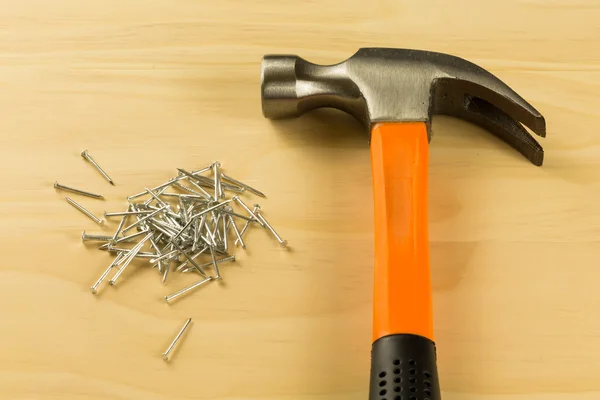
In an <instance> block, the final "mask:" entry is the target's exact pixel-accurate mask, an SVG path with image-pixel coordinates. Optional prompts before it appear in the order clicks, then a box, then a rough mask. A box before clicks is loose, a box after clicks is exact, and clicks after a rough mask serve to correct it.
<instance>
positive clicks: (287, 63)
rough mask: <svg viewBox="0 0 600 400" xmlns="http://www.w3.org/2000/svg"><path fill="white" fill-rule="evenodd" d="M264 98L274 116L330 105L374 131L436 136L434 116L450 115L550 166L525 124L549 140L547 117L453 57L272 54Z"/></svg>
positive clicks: (266, 62)
mask: <svg viewBox="0 0 600 400" xmlns="http://www.w3.org/2000/svg"><path fill="white" fill-rule="evenodd" d="M261 95H262V109H263V115H264V116H265V117H267V118H271V119H278V118H287V117H296V116H299V115H301V114H303V113H305V112H307V111H310V110H313V109H316V108H321V107H331V108H337V109H340V110H342V111H345V112H348V113H349V114H351V115H353V116H354V117H356V118H357V119H358V120H359V121H361V122H362V123H363V124H364V125H365V126H366V127H367V128H370V127H371V125H372V124H374V123H377V122H397V121H412V122H425V123H426V124H427V131H428V135H429V138H431V124H430V120H431V116H432V115H433V114H444V115H451V116H454V117H458V118H462V119H465V120H467V121H470V122H472V123H475V124H477V125H480V126H482V127H483V128H485V129H487V130H489V131H491V132H492V133H494V134H495V135H497V136H498V137H500V138H501V139H502V140H504V141H505V142H506V143H508V144H509V145H510V146H512V147H513V148H515V149H516V150H518V151H519V152H520V153H521V154H523V155H524V156H525V157H526V158H527V159H529V160H530V161H531V162H532V163H533V164H535V165H542V163H543V158H544V150H543V149H542V147H541V146H540V144H539V143H538V142H537V141H536V140H535V139H534V138H533V137H532V136H531V135H530V134H529V132H528V131H527V130H526V129H525V128H524V127H523V125H525V126H527V127H528V128H530V129H531V130H532V131H533V132H535V133H536V134H537V135H539V136H542V137H544V136H545V135H546V123H545V120H544V117H543V116H542V115H541V114H540V113H539V112H538V111H537V110H536V109H535V108H534V107H533V106H531V105H530V104H529V103H528V102H527V101H525V100H524V99H523V98H522V97H521V96H519V95H518V94H517V93H515V92H514V91H513V90H512V89H511V88H510V87H508V86H507V85H506V84H505V83H504V82H502V81H501V80H500V79H498V78H497V77H496V76H494V75H492V74H491V73H490V72H488V71H486V70H484V69H483V68H481V67H479V66H477V65H475V64H473V63H471V62H469V61H467V60H464V59H462V58H459V57H455V56H451V55H448V54H442V53H435V52H431V51H420V50H408V49H386V48H363V49H360V50H358V52H356V54H354V55H353V56H352V57H350V58H349V59H347V60H346V61H343V62H341V63H339V64H334V65H316V64H312V63H310V62H308V61H306V60H304V59H302V58H300V57H298V56H295V55H267V56H265V57H264V58H263V61H262V69H261ZM522 124H523V125H522ZM369 131H370V129H369Z"/></svg>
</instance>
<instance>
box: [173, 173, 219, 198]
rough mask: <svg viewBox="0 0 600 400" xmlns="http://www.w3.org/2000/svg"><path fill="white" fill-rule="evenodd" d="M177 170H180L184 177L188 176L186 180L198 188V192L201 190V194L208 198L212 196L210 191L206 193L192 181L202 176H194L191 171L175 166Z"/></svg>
mask: <svg viewBox="0 0 600 400" xmlns="http://www.w3.org/2000/svg"><path fill="white" fill-rule="evenodd" d="M177 170H178V171H179V172H181V173H182V174H183V175H184V177H188V178H190V179H188V182H190V184H192V185H194V186H195V187H196V188H197V189H198V190H200V192H202V194H203V195H205V196H206V197H207V198H209V199H210V198H212V196H211V195H210V193H208V192H207V191H206V190H204V189H203V188H202V187H201V186H199V185H196V184H195V183H194V181H196V180H200V178H204V177H198V176H195V175H194V174H192V173H191V172H188V171H186V170H185V169H183V168H177ZM184 190H187V189H184Z"/></svg>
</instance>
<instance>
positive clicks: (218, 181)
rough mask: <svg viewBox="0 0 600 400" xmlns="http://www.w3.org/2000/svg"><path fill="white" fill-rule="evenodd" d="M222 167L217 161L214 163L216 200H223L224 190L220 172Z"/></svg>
mask: <svg viewBox="0 0 600 400" xmlns="http://www.w3.org/2000/svg"><path fill="white" fill-rule="evenodd" d="M220 167H221V163H220V162H218V161H215V162H214V163H213V175H214V179H215V200H219V199H222V198H223V189H222V188H221V172H220V171H219V168H220Z"/></svg>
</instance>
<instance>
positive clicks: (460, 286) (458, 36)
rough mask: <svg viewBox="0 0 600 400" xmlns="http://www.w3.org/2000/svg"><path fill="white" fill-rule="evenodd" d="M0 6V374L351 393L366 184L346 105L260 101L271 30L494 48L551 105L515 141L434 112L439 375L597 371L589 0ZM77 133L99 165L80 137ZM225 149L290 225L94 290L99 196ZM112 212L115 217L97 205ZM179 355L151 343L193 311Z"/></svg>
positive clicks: (14, 385) (599, 177)
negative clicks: (64, 190)
mask: <svg viewBox="0 0 600 400" xmlns="http://www.w3.org/2000/svg"><path fill="white" fill-rule="evenodd" d="M1 3H2V4H1V6H0V169H1V170H2V171H3V173H2V176H3V185H2V190H1V191H0V220H1V221H2V223H1V224H0V235H1V243H2V244H1V248H2V262H0V304H2V311H1V313H0V316H1V321H2V322H1V323H0V332H1V333H0V337H1V339H2V342H1V343H2V344H1V347H2V351H1V353H0V354H1V357H0V398H6V399H44V400H45V399H86V400H87V399H149V400H154V399H156V400H163V399H191V398H195V399H257V400H258V399H260V400H268V399H278V400H285V399H310V400H317V399H329V400H331V399H333V400H335V399H345V400H347V399H356V400H358V399H365V398H366V393H367V386H368V369H369V351H370V328H371V321H370V318H371V309H370V308H371V292H372V289H371V284H372V260H373V250H372V244H373V242H372V233H373V232H372V217H373V214H372V194H371V177H370V169H369V152H368V148H367V143H366V137H365V135H364V134H363V132H362V130H361V128H360V127H359V125H358V124H357V123H356V122H355V121H353V120H352V119H351V118H350V117H348V116H346V115H343V114H341V113H336V112H326V111H319V112H315V113H312V114H311V115H307V116H305V117H303V118H300V119H298V120H294V121H285V122H279V123H272V122H270V121H267V120H265V119H264V118H263V117H262V115H261V109H260V95H259V83H260V82H259V64H260V59H261V57H262V55H264V54H265V53H277V52H285V53H296V54H299V55H301V56H303V57H305V58H307V59H310V60H312V61H315V62H322V63H332V62H337V61H340V60H343V59H345V58H347V57H348V56H349V55H351V54H352V53H354V52H355V51H356V49H357V48H358V47H364V46H390V47H411V48H421V49H430V50H436V51H443V52H448V53H452V54H456V55H459V56H462V57H464V58H468V59H470V60H472V61H474V62H476V63H478V64H480V65H482V66H483V67H485V68H487V69H489V70H490V71H492V72H493V73H495V74H497V75H498V76H499V77H500V78H501V79H502V80H504V81H505V82H507V83H508V84H509V85H511V86H512V87H514V88H515V89H516V90H517V91H518V92H519V93H520V94H521V95H522V96H523V97H525V98H526V99H527V100H528V101H530V102H531V103H532V104H533V105H535V107H537V108H538V109H539V110H540V111H541V112H542V113H543V114H544V115H545V116H546V118H547V122H548V137H547V139H545V140H542V143H543V145H544V146H545V149H546V163H545V165H544V166H543V167H542V168H536V167H534V166H532V165H530V164H529V163H528V162H527V161H526V160H524V159H523V158H522V157H520V156H519V155H518V154H517V153H516V152H515V151H512V150H511V149H509V148H508V147H507V146H506V145H504V144H503V143H501V142H500V141H499V140H497V139H496V138H494V137H493V136H491V135H489V134H487V133H485V132H484V131H482V130H481V129H478V128H476V127H474V126H471V125H469V124H467V123H464V122H461V121H457V120H454V119H450V118H435V119H434V123H433V130H434V133H435V136H434V139H433V141H432V144H431V167H430V240H431V257H432V276H433V285H434V312H435V329H436V338H437V343H438V349H439V367H440V374H441V380H442V387H443V391H444V399H445V400H474V399H478V400H518V399H528V400H542V399H544V400H558V399H571V400H591V399H597V398H598V397H599V396H600V379H599V377H600V359H599V358H598V357H599V354H600V318H599V317H598V310H599V307H600V295H599V294H598V293H599V290H598V282H599V281H600V269H599V268H598V260H599V258H600V257H599V256H600V208H599V207H598V201H599V199H600V135H599V134H598V131H599V128H600V111H599V110H600V41H599V38H600V24H599V23H598V21H600V3H599V2H598V1H596V0H543V1H542V0H506V1H481V0H464V1H458V0H457V1H446V0H420V1H417V0H414V1H408V0H407V1H398V0H387V1H386V0H372V1H358V0H344V1H342V0H324V1H294V2H291V1H281V0H278V1H275V0H260V1H246V0H220V1H194V0H153V1H148V0H125V1H115V0H104V1H100V0H90V1H75V0H64V1H43V0H19V1H11V0H4V1H2V2H1ZM84 148H87V149H89V150H90V153H91V154H92V155H93V156H94V157H96V158H97V160H98V161H99V162H100V163H101V165H102V166H103V167H104V168H105V169H106V170H107V172H108V173H109V174H111V176H112V177H113V179H114V180H115V182H116V183H117V186H116V187H111V186H110V185H108V184H107V183H106V182H105V181H104V180H103V179H102V177H101V176H100V175H98V174H97V173H96V172H95V171H94V170H93V169H92V168H91V167H90V166H89V165H88V164H86V163H85V162H84V161H82V159H81V157H80V156H79V153H80V152H81V151H82V150H83V149H84ZM215 159H219V160H220V161H221V162H222V163H223V165H224V167H225V168H226V170H227V171H229V172H230V173H231V174H232V175H235V176H238V177H240V178H242V179H246V180H248V182H251V183H254V184H256V186H257V187H258V188H259V189H261V190H263V191H264V192H265V193H267V195H268V196H269V197H268V199H267V200H264V201H261V204H262V205H263V208H264V209H265V215H266V216H268V218H269V219H270V221H271V222H272V223H273V224H274V225H275V226H276V228H277V229H278V230H279V231H280V233H281V234H282V235H283V236H284V237H285V238H286V239H288V240H289V242H290V244H291V246H292V248H291V250H290V251H282V250H281V249H280V248H279V247H278V246H277V244H276V243H275V242H274V241H273V240H272V239H271V238H270V237H269V236H267V235H266V233H264V232H262V231H259V230H254V231H251V232H249V235H248V244H249V250H248V251H247V252H246V253H244V252H243V251H238V252H237V253H238V255H239V259H240V262H239V263H237V264H234V265H230V266H227V267H226V268H225V267H223V268H222V270H223V271H222V272H223V275H224V277H225V281H224V282H225V283H224V284H223V285H222V286H219V285H218V284H214V285H210V286H208V287H205V288H203V289H202V290H201V291H199V292H198V293H196V294H194V295H192V296H190V297H189V298H187V299H185V300H182V301H180V302H178V303H176V304H173V305H172V306H167V305H166V304H165V303H164V301H163V300H162V298H161V296H162V295H164V294H167V293H170V292H172V291H174V290H177V289H179V288H181V287H183V286H185V284H186V283H188V281H189V280H190V279H189V278H186V277H182V276H180V275H174V276H173V279H172V280H170V282H169V283H168V285H167V287H163V286H162V285H161V284H160V281H159V277H158V276H157V275H156V272H155V271H151V270H147V269H145V268H143V267H141V266H138V267H137V268H132V270H131V271H129V272H128V273H126V274H124V275H123V277H122V278H123V281H122V282H121V283H120V284H119V285H118V287H115V288H102V291H101V293H100V294H99V295H98V296H97V297H94V296H93V295H91V294H90V292H89V290H88V287H89V286H90V285H91V284H92V283H93V282H94V281H95V280H96V278H97V277H98V276H99V275H100V273H101V272H102V271H103V270H104V268H105V267H106V265H107V263H108V262H109V258H108V257H107V256H106V254H104V253H99V252H98V251H96V250H94V249H93V247H89V246H85V245H83V244H82V243H81V242H80V234H81V231H82V230H84V229H85V230H87V231H90V232H101V229H98V228H97V226H95V224H94V223H93V222H91V221H89V220H87V219H86V218H85V217H84V216H82V215H80V214H79V213H78V212H76V211H75V210H73V209H72V208H71V207H70V206H69V205H68V204H67V203H66V202H65V201H64V200H63V197H64V196H63V195H62V194H60V193H56V192H55V191H54V189H53V188H52V183H53V182H54V181H55V180H58V181H60V182H62V183H64V184H70V185H73V186H79V187H83V188H88V189H90V190H92V191H98V192H101V193H102V194H104V195H105V196H106V197H107V200H106V201H104V202H100V201H95V200H91V199H86V200H82V202H83V203H84V204H85V205H87V206H89V208H90V209H91V210H92V211H94V212H96V213H101V212H102V211H104V210H108V211H118V210H121V209H122V208H123V204H124V197H125V196H126V195H128V194H131V193H134V192H137V191H139V190H141V189H143V187H144V186H148V185H154V184H159V183H161V182H163V181H164V180H166V179H167V178H169V177H170V176H172V175H173V174H175V173H176V170H175V168H177V167H183V168H189V169H193V168H197V167H202V166H204V165H206V164H207V163H209V162H211V161H213V160H215ZM113 226H114V225H113ZM187 317H193V318H194V323H193V326H191V328H190V331H189V333H188V336H187V337H186V338H185V340H184V342H183V345H182V346H181V348H180V349H179V351H178V353H177V354H176V355H175V358H174V360H173V362H172V363H171V364H166V363H164V362H163V361H162V359H161V356H160V353H161V352H162V351H163V350H164V349H165V347H166V346H167V345H168V344H169V342H170V340H171V339H172V337H173V336H174V335H175V333H176V332H177V330H178V329H179V327H180V326H181V324H182V323H183V322H184V320H185V318H187Z"/></svg>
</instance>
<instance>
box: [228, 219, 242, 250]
mask: <svg viewBox="0 0 600 400" xmlns="http://www.w3.org/2000/svg"><path fill="white" fill-rule="evenodd" d="M229 222H230V223H231V225H232V226H233V231H234V232H235V235H236V236H237V240H236V243H237V241H238V240H239V242H240V244H241V245H242V249H244V250H246V243H244V241H243V240H242V235H241V234H240V231H239V230H238V227H237V225H236V224H235V221H234V220H233V217H232V216H231V215H230V216H229Z"/></svg>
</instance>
